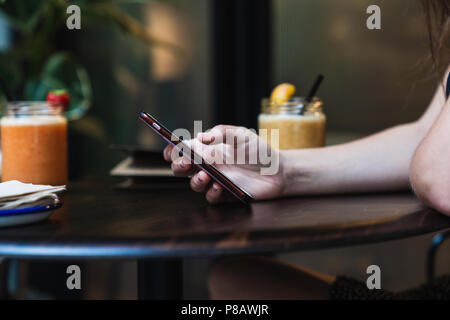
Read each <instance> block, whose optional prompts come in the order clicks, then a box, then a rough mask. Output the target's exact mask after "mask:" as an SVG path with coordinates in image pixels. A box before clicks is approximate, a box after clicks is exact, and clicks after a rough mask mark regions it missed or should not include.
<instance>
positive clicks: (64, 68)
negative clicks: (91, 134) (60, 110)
mask: <svg viewBox="0 0 450 320" xmlns="http://www.w3.org/2000/svg"><path fill="white" fill-rule="evenodd" d="M57 89H66V90H67V91H68V93H69V94H70V97H71V101H70V106H69V109H68V110H67V112H66V117H67V118H68V119H69V120H75V119H79V118H81V117H82V116H83V115H84V114H85V113H86V112H87V110H88V109H89V107H90V104H91V96H92V94H91V91H92V90H91V82H90V80H89V76H88V74H87V72H86V70H85V69H84V68H83V67H82V66H81V65H80V64H79V63H78V62H76V60H75V59H74V58H73V57H72V56H70V55H69V54H67V53H57V54H54V55H52V56H51V57H50V58H49V59H48V60H47V62H46V63H45V66H44V70H43V72H42V74H41V75H40V77H38V78H35V79H31V80H29V81H28V82H27V84H26V86H25V98H26V99H29V100H45V99H46V97H47V94H48V92H49V91H50V90H57Z"/></svg>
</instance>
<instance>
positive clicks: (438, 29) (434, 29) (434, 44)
mask: <svg viewBox="0 0 450 320" xmlns="http://www.w3.org/2000/svg"><path fill="white" fill-rule="evenodd" d="M422 6H423V9H424V11H425V20H426V24H427V27H428V39H429V45H430V54H431V59H432V61H433V65H434V67H435V69H436V71H440V70H441V69H442V68H447V63H448V62H449V59H448V57H447V56H448V52H447V48H446V40H447V38H448V35H449V33H450V0H422Z"/></svg>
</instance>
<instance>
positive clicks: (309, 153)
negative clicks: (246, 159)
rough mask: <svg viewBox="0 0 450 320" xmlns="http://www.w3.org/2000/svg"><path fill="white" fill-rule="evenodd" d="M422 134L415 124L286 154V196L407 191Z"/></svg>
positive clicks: (283, 156) (284, 159)
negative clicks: (415, 153) (358, 138)
mask: <svg viewBox="0 0 450 320" xmlns="http://www.w3.org/2000/svg"><path fill="white" fill-rule="evenodd" d="M423 135H424V133H423V130H422V128H421V127H420V126H419V125H418V123H417V122H414V123H410V124H405V125H401V126H397V127H393V128H391V129H388V130H385V131H383V132H380V133H378V134H375V135H372V136H369V137H367V138H364V139H360V140H357V141H354V142H351V143H346V144H342V145H337V146H330V147H325V148H319V149H305V150H290V151H283V152H282V158H283V164H284V166H283V172H284V176H285V180H286V189H285V194H286V195H298V194H322V193H345V192H370V191H388V190H389V191H390V190H400V189H406V188H408V184H409V165H410V162H411V159H412V157H413V154H414V151H415V150H416V148H417V146H418V145H419V143H420V141H421V140H422V139H423Z"/></svg>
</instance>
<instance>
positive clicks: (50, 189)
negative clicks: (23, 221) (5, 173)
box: [0, 180, 66, 210]
mask: <svg viewBox="0 0 450 320" xmlns="http://www.w3.org/2000/svg"><path fill="white" fill-rule="evenodd" d="M64 190H66V186H46V185H39V184H31V183H22V182H20V181H17V180H11V181H7V182H2V183H0V210H5V209H13V208H19V207H21V208H22V207H27V206H31V205H35V204H37V203H39V204H41V203H43V202H44V201H43V200H50V199H56V198H57V197H58V196H57V195H56V194H57V193H58V192H61V191H64Z"/></svg>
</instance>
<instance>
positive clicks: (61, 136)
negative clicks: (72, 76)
mask: <svg viewBox="0 0 450 320" xmlns="http://www.w3.org/2000/svg"><path fill="white" fill-rule="evenodd" d="M63 110H64V109H63V107H58V106H52V105H50V104H48V103H47V102H45V101H39V102H15V103H9V104H8V105H7V108H6V114H5V116H4V117H3V118H2V119H1V121H0V126H1V148H2V181H8V180H19V181H21V182H24V183H34V184H46V185H65V184H67V120H66V118H65V117H64V116H63Z"/></svg>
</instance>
